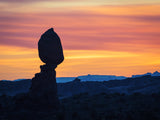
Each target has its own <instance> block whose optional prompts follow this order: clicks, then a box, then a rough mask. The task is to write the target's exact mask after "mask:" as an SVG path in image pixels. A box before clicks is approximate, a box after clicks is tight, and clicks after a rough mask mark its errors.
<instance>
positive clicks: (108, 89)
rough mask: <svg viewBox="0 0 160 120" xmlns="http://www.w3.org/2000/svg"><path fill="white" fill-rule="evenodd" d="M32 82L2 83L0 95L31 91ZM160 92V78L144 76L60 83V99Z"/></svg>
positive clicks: (0, 82) (76, 80)
mask: <svg viewBox="0 0 160 120" xmlns="http://www.w3.org/2000/svg"><path fill="white" fill-rule="evenodd" d="M30 85H31V80H30V79H27V80H21V81H14V82H12V81H0V95H2V94H6V95H11V96H12V95H15V94H18V93H26V92H28V91H29V88H30ZM159 91H160V76H142V77H137V78H126V79H124V80H110V81H104V82H97V81H85V82H81V80H80V79H78V78H77V79H75V80H74V81H71V82H67V83H58V94H59V97H60V98H64V97H69V96H72V95H76V94H80V93H88V94H91V95H93V94H98V93H102V92H103V93H125V94H132V93H136V92H139V93H143V94H152V93H158V92H159Z"/></svg>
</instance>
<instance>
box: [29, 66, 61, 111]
mask: <svg viewBox="0 0 160 120" xmlns="http://www.w3.org/2000/svg"><path fill="white" fill-rule="evenodd" d="M56 67H57V66H56V65H43V66H40V68H41V72H40V73H37V74H35V77H34V78H32V85H31V88H30V97H31V99H32V100H33V101H34V103H35V104H37V105H40V106H41V107H43V108H47V109H48V108H58V105H59V100H58V95H57V83H56V71H55V68H56Z"/></svg>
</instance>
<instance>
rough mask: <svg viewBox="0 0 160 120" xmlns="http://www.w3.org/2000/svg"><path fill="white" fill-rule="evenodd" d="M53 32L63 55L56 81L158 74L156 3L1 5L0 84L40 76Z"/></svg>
mask: <svg viewBox="0 0 160 120" xmlns="http://www.w3.org/2000/svg"><path fill="white" fill-rule="evenodd" d="M51 27H53V28H54V30H55V32H56V33H57V34H58V35H59V37H60V38H61V42H62V45H63V49H64V56H65V60H64V62H63V63H62V64H60V65H59V66H58V67H57V68H56V71H57V77H76V76H80V75H87V74H93V75H120V76H121V75H123V76H128V77H129V76H131V75H133V74H143V73H146V72H154V71H156V70H157V71H160V49H159V48H160V0H45V1H44V0H0V80H14V79H20V78H32V77H34V74H35V73H38V72H40V68H39V66H40V65H43V64H44V63H42V62H41V61H40V59H39V57H38V49H37V48H38V46H37V43H38V40H39V39H40V36H41V35H42V34H43V33H44V32H45V31H46V30H47V29H49V28H51Z"/></svg>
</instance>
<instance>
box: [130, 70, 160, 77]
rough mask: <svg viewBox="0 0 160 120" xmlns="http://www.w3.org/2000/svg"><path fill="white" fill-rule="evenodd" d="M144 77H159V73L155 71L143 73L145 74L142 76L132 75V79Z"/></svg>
mask: <svg viewBox="0 0 160 120" xmlns="http://www.w3.org/2000/svg"><path fill="white" fill-rule="evenodd" d="M146 75H150V76H160V72H158V71H155V72H154V73H150V72H148V73H145V74H142V75H132V78H136V77H142V76H146Z"/></svg>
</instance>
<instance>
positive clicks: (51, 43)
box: [29, 28, 64, 109]
mask: <svg viewBox="0 0 160 120" xmlns="http://www.w3.org/2000/svg"><path fill="white" fill-rule="evenodd" d="M38 50H39V57H40V59H41V60H42V62H44V63H45V65H42V66H40V69H41V72H40V73H37V74H35V77H34V78H32V84H31V88H30V92H29V94H30V98H31V99H32V101H34V103H35V104H36V105H37V106H38V105H41V106H42V108H46V109H49V108H53V109H55V108H57V107H58V104H59V100H58V96H57V84H56V71H55V68H56V67H57V65H58V64H60V63H61V62H62V61H63V60H64V56H63V49H62V45H61V42H60V38H59V37H58V35H57V34H56V33H55V32H54V30H53V28H51V29H49V30H47V31H46V32H45V33H44V34H43V35H42V36H41V38H40V40H39V42H38Z"/></svg>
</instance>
